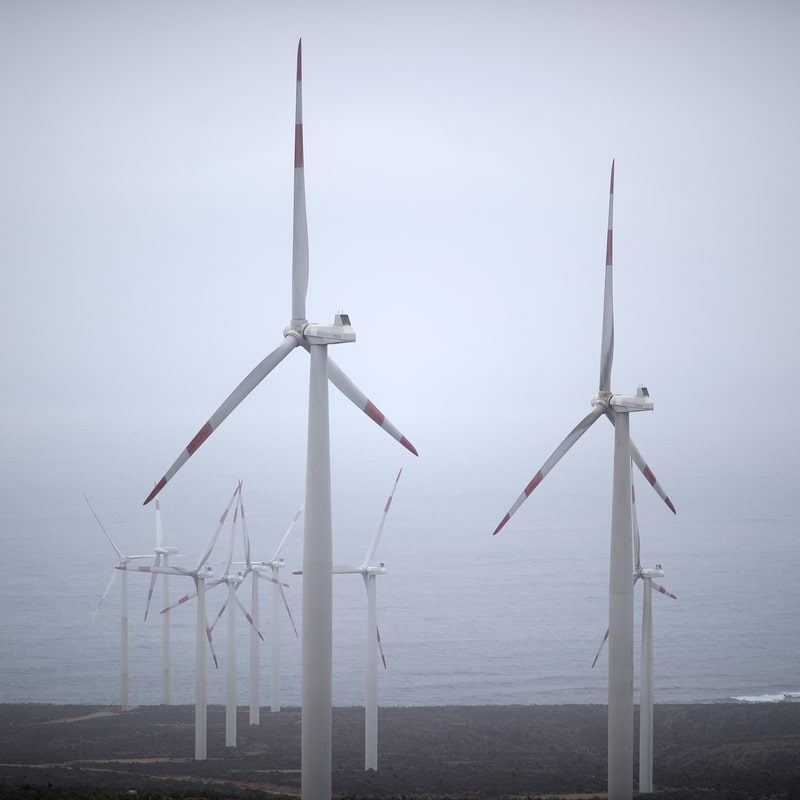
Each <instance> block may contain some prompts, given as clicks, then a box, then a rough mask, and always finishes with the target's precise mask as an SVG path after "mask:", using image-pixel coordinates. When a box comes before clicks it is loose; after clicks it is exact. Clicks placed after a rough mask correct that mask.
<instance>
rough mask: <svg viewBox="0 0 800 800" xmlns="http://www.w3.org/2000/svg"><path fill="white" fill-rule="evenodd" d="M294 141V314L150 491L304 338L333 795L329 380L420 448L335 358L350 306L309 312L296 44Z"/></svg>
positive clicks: (307, 548) (306, 567)
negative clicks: (314, 317) (312, 318)
mask: <svg viewBox="0 0 800 800" xmlns="http://www.w3.org/2000/svg"><path fill="white" fill-rule="evenodd" d="M294 136H295V147H294V224H293V231H294V232H293V239H294V247H293V257H292V319H291V322H290V323H289V325H288V326H287V327H286V328H285V329H284V331H283V335H284V338H283V341H282V342H281V343H280V344H279V345H278V347H276V348H275V350H273V351H272V353H270V354H269V355H268V356H267V357H266V358H264V360H263V361H261V362H260V363H259V364H257V365H256V366H255V367H254V368H253V370H252V371H251V372H250V374H249V375H248V376H247V377H246V378H245V379H244V380H243V381H242V382H241V383H240V384H239V385H238V386H237V387H236V388H235V389H234V390H233V392H232V393H231V394H230V395H229V396H228V398H227V399H226V400H225V401H224V402H223V403H222V405H221V406H220V407H219V408H218V409H217V410H216V411H215V412H214V413H213V414H212V415H211V417H210V418H209V419H208V421H207V422H206V423H205V425H203V427H202V428H200V430H199V431H198V432H197V434H196V435H195V436H194V438H193V439H192V440H191V441H190V442H189V444H188V445H187V446H186V448H185V450H183V452H181V454H180V455H179V456H178V458H177V459H176V460H175V462H174V463H173V465H172V466H171V467H170V468H169V469H168V470H167V472H166V473H165V474H164V477H163V478H161V480H160V481H159V482H158V484H157V485H156V487H155V489H153V491H152V492H150V494H149V495H148V496H147V498H146V499H145V504H146V503H148V502H149V501H150V500H152V499H153V498H154V497H155V496H156V495H157V494H158V493H159V492H160V491H161V490H162V489H163V488H164V486H165V485H166V484H167V482H168V481H169V480H170V479H171V478H172V477H173V476H174V475H175V473H176V472H177V471H178V470H179V469H180V468H181V467H182V466H183V464H185V463H186V461H187V460H188V459H189V457H190V456H191V455H192V454H193V453H194V452H195V451H196V450H197V449H198V448H199V447H200V445H201V444H203V442H204V441H205V440H206V439H207V438H208V437H209V436H210V435H211V434H212V432H213V431H214V430H216V429H217V428H218V427H219V426H220V425H221V424H222V422H223V420H225V419H226V418H227V416H228V415H229V414H230V413H231V412H232V411H233V410H234V409H235V408H236V407H237V406H238V405H239V403H241V402H242V400H244V398H245V397H247V395H248V394H250V392H251V391H252V390H253V389H254V388H255V387H256V386H257V385H258V384H259V383H261V381H262V380H264V378H266V376H267V375H269V373H270V372H271V371H272V370H273V369H274V368H275V367H276V366H277V365H278V364H279V363H280V362H281V361H283V359H284V358H286V356H287V355H289V353H290V352H291V351H292V350H294V349H295V347H297V346H298V345H300V346H302V347H303V348H304V349H306V350H308V351H309V352H310V354H311V367H310V380H309V392H308V397H309V401H308V443H307V460H306V525H305V536H304V547H303V571H304V573H305V577H306V579H305V580H304V581H303V667H302V676H303V677H302V681H303V688H302V704H303V710H302V734H301V739H302V757H301V784H302V796H303V798H304V800H329V799H330V795H331V696H332V683H331V657H332V615H331V605H332V584H333V580H332V577H333V576H332V569H333V563H332V555H331V553H332V543H331V476H330V438H329V418H328V380H330V381H331V382H332V383H333V384H334V385H335V386H336V387H337V388H338V389H339V390H340V391H341V392H342V393H343V394H344V395H345V396H346V397H348V398H349V399H350V400H351V401H352V402H353V403H355V405H356V406H358V408H360V409H361V410H362V411H363V412H364V413H365V414H367V416H369V417H370V418H371V419H372V420H373V421H374V422H376V423H377V424H378V425H380V426H381V427H382V428H383V429H384V430H385V431H387V432H388V433H389V434H390V435H391V436H393V437H394V438H395V439H397V440H398V441H399V442H400V443H401V444H402V445H403V446H404V447H406V448H407V449H408V450H409V451H410V452H412V453H413V454H414V455H417V451H416V449H415V448H414V445H412V444H411V442H410V441H409V440H408V439H407V438H406V437H405V436H403V434H401V433H400V431H399V430H398V429H397V428H396V427H395V426H394V425H392V423H391V422H389V420H388V419H386V417H385V416H384V415H383V413H381V411H380V410H379V409H378V408H377V407H376V406H375V404H374V403H372V401H371V400H369V399H368V398H367V396H366V395H365V394H364V393H363V392H362V391H361V390H360V389H358V388H357V387H356V385H355V384H354V383H353V382H352V381H351V380H350V379H349V378H348V377H347V376H346V375H345V374H344V373H343V372H342V371H341V370H340V369H339V367H337V366H336V364H335V363H334V362H333V361H332V360H331V359H329V358H328V346H329V345H333V344H340V343H345V342H353V341H355V338H356V337H355V332H354V331H353V329H352V327H351V326H350V319H349V317H348V316H347V315H346V314H342V313H337V314H336V317H335V319H334V322H333V324H332V325H318V324H314V323H311V324H310V323H309V322H308V321H307V319H306V307H305V306H306V303H305V301H306V291H307V288H308V225H307V222H306V202H305V176H304V153H303V117H302V49H301V44H298V47H297V87H296V114H295V135H294Z"/></svg>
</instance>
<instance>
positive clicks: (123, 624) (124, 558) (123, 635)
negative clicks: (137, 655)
mask: <svg viewBox="0 0 800 800" xmlns="http://www.w3.org/2000/svg"><path fill="white" fill-rule="evenodd" d="M83 499H84V500H85V501H86V505H88V506H89V509H90V510H91V512H92V515H93V516H94V518H95V519H96V520H97V524H98V525H99V526H100V530H102V531H103V533H104V534H105V537H106V539H108V541H109V543H110V544H111V546H112V547H113V548H114V552H115V553H116V554H117V557H118V558H119V562H118V564H117V566H116V568H115V569H114V571H113V572H112V573H111V580H110V581H109V582H108V585H107V586H106V589H105V591H104V592H103V594H102V596H101V597H100V600H99V601H98V603H97V606H96V607H95V609H94V611H93V612H92V616H91V618H90V619H89V624H90V625H91V624H92V622H94V618H95V616H97V612H98V611H99V610H100V606H102V605H103V601H104V600H105V599H106V595H107V594H108V593H109V591H110V590H111V585H112V584H113V583H114V578H116V576H117V569H121V568H122V567H123V566H127V564H128V562H130V561H135V560H137V559H140V558H149V557H150V556H149V555H140V556H138V555H137V556H130V555H127V554H125V553H123V552H122V550H120V549H119V547H118V546H117V543H116V542H115V541H114V540H113V539H112V538H111V536H110V535H109V533H108V531H107V530H106V528H105V525H103V523H102V522H101V521H100V517H98V516H97V512H96V511H95V510H94V507H93V506H92V504H91V503H90V502H89V498H88V497H87V496H86V495H85V494H84V496H83ZM119 704H120V705H121V706H122V707H123V708H126V707H127V705H128V575H127V573H125V572H123V573H122V586H121V589H120V626H119Z"/></svg>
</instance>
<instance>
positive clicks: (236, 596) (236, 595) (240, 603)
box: [233, 592, 264, 642]
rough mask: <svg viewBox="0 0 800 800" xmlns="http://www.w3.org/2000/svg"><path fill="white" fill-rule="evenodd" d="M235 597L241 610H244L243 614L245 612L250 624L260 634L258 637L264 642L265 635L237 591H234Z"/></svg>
mask: <svg viewBox="0 0 800 800" xmlns="http://www.w3.org/2000/svg"><path fill="white" fill-rule="evenodd" d="M233 599H234V600H235V601H236V605H237V606H239V610H240V611H241V612H242V614H244V618H245V619H246V620H247V621H248V622H249V623H250V625H251V626H252V627H253V630H254V631H255V632H256V633H257V634H258V638H259V639H261V641H262V642H263V641H264V636H263V635H262V633H261V631H260V630H259V629H258V626H257V625H256V623H255V620H254V619H253V617H252V616H251V615H250V612H249V611H248V610H247V609H246V608H245V607H244V603H242V601H241V600H240V599H239V595H238V594H236V592H234V593H233Z"/></svg>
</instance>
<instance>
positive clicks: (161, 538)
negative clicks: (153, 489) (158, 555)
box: [156, 500, 164, 547]
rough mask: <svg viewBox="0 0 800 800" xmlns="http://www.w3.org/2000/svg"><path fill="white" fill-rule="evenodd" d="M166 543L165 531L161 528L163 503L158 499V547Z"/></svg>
mask: <svg viewBox="0 0 800 800" xmlns="http://www.w3.org/2000/svg"><path fill="white" fill-rule="evenodd" d="M163 544H164V531H163V530H162V529H161V503H159V502H158V500H156V547H161V546H162V545H163Z"/></svg>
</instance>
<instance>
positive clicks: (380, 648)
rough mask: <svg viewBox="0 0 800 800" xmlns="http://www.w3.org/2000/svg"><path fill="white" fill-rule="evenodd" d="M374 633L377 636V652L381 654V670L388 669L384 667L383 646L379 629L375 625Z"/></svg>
mask: <svg viewBox="0 0 800 800" xmlns="http://www.w3.org/2000/svg"><path fill="white" fill-rule="evenodd" d="M375 633H376V634H377V635H378V650H380V652H381V661H383V668H384V669H388V667H387V666H386V656H385V655H384V654H383V645H382V644H381V629H380V628H379V627H378V626H377V625H376V626H375Z"/></svg>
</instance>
